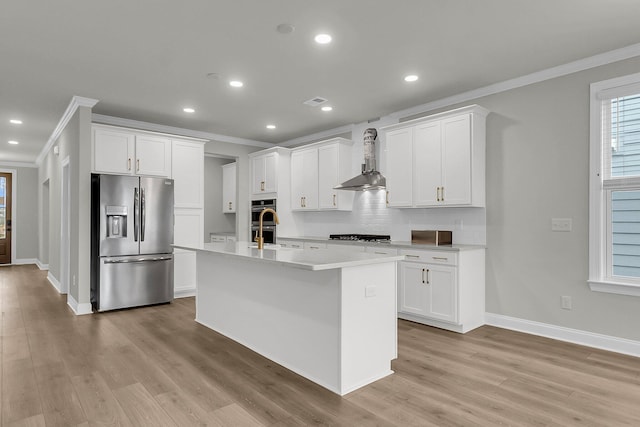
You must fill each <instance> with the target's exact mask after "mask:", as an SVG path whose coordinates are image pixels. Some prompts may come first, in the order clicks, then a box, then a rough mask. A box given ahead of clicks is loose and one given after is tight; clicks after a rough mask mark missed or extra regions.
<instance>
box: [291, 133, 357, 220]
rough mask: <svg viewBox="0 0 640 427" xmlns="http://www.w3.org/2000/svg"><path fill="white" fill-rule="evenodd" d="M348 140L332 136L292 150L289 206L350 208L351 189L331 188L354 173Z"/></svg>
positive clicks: (298, 209) (299, 207) (305, 208)
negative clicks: (339, 189)
mask: <svg viewBox="0 0 640 427" xmlns="http://www.w3.org/2000/svg"><path fill="white" fill-rule="evenodd" d="M351 144H352V143H351V141H349V140H347V139H344V138H332V139H329V140H326V141H321V142H317V143H313V144H309V145H305V146H303V147H299V148H296V149H294V150H293V151H292V154H291V209H292V210H297V211H304V210H351V208H352V206H353V196H354V193H353V192H352V191H338V190H334V189H333V187H335V186H336V185H338V184H340V183H341V182H343V181H345V180H347V179H348V178H351V176H352V175H353V174H351Z"/></svg>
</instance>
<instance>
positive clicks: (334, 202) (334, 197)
mask: <svg viewBox="0 0 640 427" xmlns="http://www.w3.org/2000/svg"><path fill="white" fill-rule="evenodd" d="M335 205H336V195H335V194H334V195H333V206H335Z"/></svg>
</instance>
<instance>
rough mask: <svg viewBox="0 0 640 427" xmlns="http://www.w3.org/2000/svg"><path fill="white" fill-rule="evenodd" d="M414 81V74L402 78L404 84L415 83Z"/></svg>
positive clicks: (415, 78)
mask: <svg viewBox="0 0 640 427" xmlns="http://www.w3.org/2000/svg"><path fill="white" fill-rule="evenodd" d="M416 80H418V76H416V75H415V74H410V75H408V76H406V77H405V78H404V81H405V82H415V81H416Z"/></svg>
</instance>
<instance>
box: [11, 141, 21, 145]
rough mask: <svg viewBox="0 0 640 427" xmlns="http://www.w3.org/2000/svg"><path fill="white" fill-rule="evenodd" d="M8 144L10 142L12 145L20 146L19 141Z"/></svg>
mask: <svg viewBox="0 0 640 427" xmlns="http://www.w3.org/2000/svg"><path fill="white" fill-rule="evenodd" d="M8 142H9V144H11V145H18V144H19V142H18V141H8Z"/></svg>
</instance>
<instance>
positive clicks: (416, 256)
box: [405, 255, 420, 259]
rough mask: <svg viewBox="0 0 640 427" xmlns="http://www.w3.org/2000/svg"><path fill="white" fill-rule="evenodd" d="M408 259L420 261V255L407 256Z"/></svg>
mask: <svg viewBox="0 0 640 427" xmlns="http://www.w3.org/2000/svg"><path fill="white" fill-rule="evenodd" d="M405 256H406V257H407V258H416V259H420V256H419V255H405Z"/></svg>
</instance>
